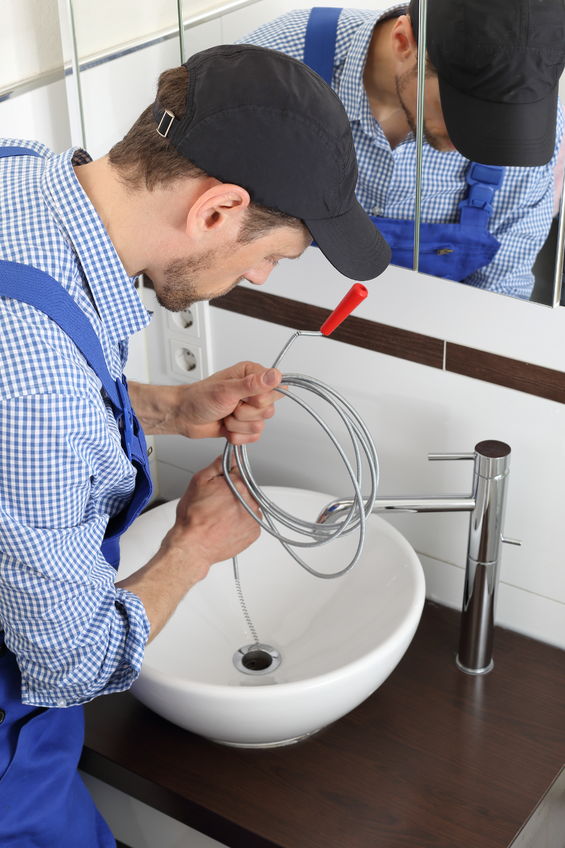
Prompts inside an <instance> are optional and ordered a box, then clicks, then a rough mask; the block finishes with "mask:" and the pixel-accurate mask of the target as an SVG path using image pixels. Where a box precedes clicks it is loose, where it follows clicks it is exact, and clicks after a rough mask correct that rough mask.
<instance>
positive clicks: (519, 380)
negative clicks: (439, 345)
mask: <svg viewBox="0 0 565 848" xmlns="http://www.w3.org/2000/svg"><path fill="white" fill-rule="evenodd" d="M445 368H446V370H447V371H453V372H454V373H455V374H463V375H464V376H466V377H474V378H475V379H476V380H485V381H486V382H487V383H497V384H498V385H499V386H506V387H507V388H509V389H517V391H519V392H526V393H527V394H530V395H537V396H538V397H542V398H546V399H547V400H555V401H557V402H558V403H565V374H564V373H563V372H562V371H554V370H553V369H552V368H543V367H542V366H541V365H532V364H531V363H529V362H522V361H521V360H519V359H509V358H508V357H506V356H497V355H496V354H494V353H486V352H485V351H484V350H475V349H474V348H470V347H464V346H463V345H457V344H452V343H451V342H448V343H447V346H446V352H445Z"/></svg>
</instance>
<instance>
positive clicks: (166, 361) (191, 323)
mask: <svg viewBox="0 0 565 848" xmlns="http://www.w3.org/2000/svg"><path fill="white" fill-rule="evenodd" d="M144 303H145V305H146V307H147V309H149V310H150V311H151V312H153V320H152V321H151V324H150V325H149V327H148V328H147V331H148V336H147V337H148V351H149V375H150V380H151V382H152V383H154V384H156V385H166V384H170V383H193V382H196V381H197V380H202V379H203V378H204V377H208V376H209V375H210V374H211V373H212V371H213V367H212V340H211V334H210V319H209V306H208V304H207V303H203V302H199V303H193V304H192V306H190V307H189V308H188V309H185V310H183V311H182V312H168V311H167V310H166V309H164V308H163V307H162V306H160V304H159V303H158V302H157V298H156V297H155V294H154V292H153V291H151V290H147V291H145V292H144Z"/></svg>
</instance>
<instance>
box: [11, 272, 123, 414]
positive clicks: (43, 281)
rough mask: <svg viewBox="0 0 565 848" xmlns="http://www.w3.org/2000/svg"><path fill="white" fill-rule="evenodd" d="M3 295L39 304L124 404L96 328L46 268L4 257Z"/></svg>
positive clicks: (119, 404) (114, 398)
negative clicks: (42, 268) (10, 260)
mask: <svg viewBox="0 0 565 848" xmlns="http://www.w3.org/2000/svg"><path fill="white" fill-rule="evenodd" d="M0 295H4V296H5V297H10V298H12V299H13V300H19V301H21V302H22V303H28V304H29V305H30V306H35V308H36V309H39V310H40V311H41V312H44V313H45V314H46V315H48V316H49V318H51V319H52V320H53V321H55V323H56V324H58V325H59V327H61V329H62V330H64V332H65V333H66V334H67V335H68V336H69V337H70V338H71V339H72V340H73V342H74V343H75V344H76V346H77V347H78V349H79V350H80V351H81V353H82V354H83V356H84V358H85V359H86V361H87V362H88V364H89V365H90V367H91V368H92V370H93V371H94V372H95V374H96V375H97V376H98V378H99V380H100V382H101V383H102V385H103V387H104V389H105V391H106V393H107V395H108V397H109V398H110V400H111V402H112V404H113V406H114V407H115V408H116V409H117V410H119V411H120V412H121V411H122V410H123V408H124V404H123V397H122V396H121V391H120V385H121V382H120V381H119V380H114V379H113V377H111V376H110V372H109V371H108V366H107V365H106V361H105V359H104V354H103V353H102V348H101V346H100V341H99V339H98V336H97V335H96V332H95V331H94V328H93V326H92V324H91V323H90V321H89V320H88V318H87V317H86V315H85V314H84V312H83V311H82V309H81V308H80V306H79V305H78V304H77V303H75V301H74V300H73V299H72V297H71V296H70V294H69V293H68V292H67V291H65V289H64V288H63V287H62V286H61V285H60V284H59V283H58V282H57V281H56V280H54V279H53V277H50V276H49V274H47V273H45V271H40V270H39V269H38V268H33V267H32V266H30V265H21V264H20V263H19V262H8V261H6V260H2V261H0Z"/></svg>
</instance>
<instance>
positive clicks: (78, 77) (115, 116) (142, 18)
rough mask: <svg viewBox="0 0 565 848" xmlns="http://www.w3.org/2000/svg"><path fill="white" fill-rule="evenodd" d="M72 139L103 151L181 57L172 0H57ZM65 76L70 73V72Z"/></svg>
mask: <svg viewBox="0 0 565 848" xmlns="http://www.w3.org/2000/svg"><path fill="white" fill-rule="evenodd" d="M59 3H60V7H61V17H62V24H63V25H62V30H63V34H64V35H65V36H66V38H65V42H66V44H67V50H66V56H65V58H66V60H67V65H68V66H70V68H71V69H72V71H76V73H71V74H70V75H69V76H68V78H67V86H68V96H69V102H70V104H71V126H72V128H73V143H74V144H77V145H80V146H84V147H85V148H86V149H87V150H88V152H89V153H90V155H91V156H92V157H93V158H97V157H99V156H102V155H104V154H105V153H107V152H108V150H109V149H110V147H111V146H112V145H113V144H114V143H115V142H116V141H118V140H119V139H120V138H121V137H122V136H123V135H124V134H125V132H127V130H128V129H129V127H130V126H131V125H132V124H133V123H134V122H135V121H136V120H137V118H138V116H139V115H140V114H141V112H142V111H143V110H144V109H145V108H146V107H147V105H148V104H149V103H151V101H152V100H153V97H154V93H155V92H154V89H155V81H156V79H157V77H158V76H159V74H160V73H161V71H163V70H165V69H166V68H168V67H173V66H174V65H176V64H179V62H180V48H179V18H178V5H177V0H121V2H120V3H114V2H113V0H98V2H97V3H92V0H59ZM69 77H70V78H69Z"/></svg>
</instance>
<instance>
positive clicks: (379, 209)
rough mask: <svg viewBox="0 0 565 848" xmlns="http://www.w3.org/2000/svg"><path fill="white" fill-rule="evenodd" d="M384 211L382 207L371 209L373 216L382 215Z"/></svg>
mask: <svg viewBox="0 0 565 848" xmlns="http://www.w3.org/2000/svg"><path fill="white" fill-rule="evenodd" d="M382 211H383V210H382V209H381V207H380V206H373V208H372V209H371V215H381V214H382Z"/></svg>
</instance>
